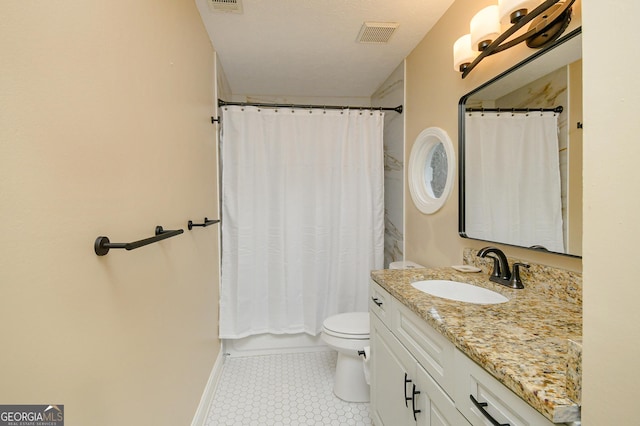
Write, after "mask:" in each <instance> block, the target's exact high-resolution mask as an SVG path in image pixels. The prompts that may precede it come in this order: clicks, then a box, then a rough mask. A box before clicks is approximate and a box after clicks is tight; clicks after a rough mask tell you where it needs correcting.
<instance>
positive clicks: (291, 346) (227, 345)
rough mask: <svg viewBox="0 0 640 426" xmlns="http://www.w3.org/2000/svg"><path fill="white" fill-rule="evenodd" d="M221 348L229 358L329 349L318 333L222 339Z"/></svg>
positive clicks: (267, 334) (260, 335)
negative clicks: (313, 334)
mask: <svg viewBox="0 0 640 426" xmlns="http://www.w3.org/2000/svg"><path fill="white" fill-rule="evenodd" d="M222 348H223V350H224V353H225V354H227V355H229V357H230V358H235V357H245V356H256V355H273V354H280V353H295V352H314V351H326V350H329V347H328V346H327V345H326V343H324V341H323V340H322V339H321V338H320V336H319V335H318V336H310V335H308V334H306V333H298V334H269V333H265V334H258V335H254V336H249V337H245V338H243V339H223V340H222Z"/></svg>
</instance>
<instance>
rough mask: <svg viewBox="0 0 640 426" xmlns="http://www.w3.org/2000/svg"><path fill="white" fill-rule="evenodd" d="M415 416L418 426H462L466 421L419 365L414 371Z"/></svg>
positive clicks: (451, 401) (447, 396)
mask: <svg viewBox="0 0 640 426" xmlns="http://www.w3.org/2000/svg"><path fill="white" fill-rule="evenodd" d="M416 377H417V380H416V390H417V391H419V392H420V393H419V394H417V395H415V396H414V398H415V402H416V409H417V410H420V412H419V413H417V414H416V419H417V420H418V425H419V426H463V425H469V422H468V421H467V419H465V418H464V416H463V415H462V414H460V412H459V411H458V409H457V408H456V405H455V403H454V402H453V400H452V399H451V398H450V397H449V395H447V394H446V392H444V390H443V389H442V388H441V387H440V386H439V385H438V384H437V383H436V381H435V380H434V379H433V377H431V376H430V375H429V373H427V371H426V370H425V369H424V368H422V367H421V366H420V365H418V366H417V371H416Z"/></svg>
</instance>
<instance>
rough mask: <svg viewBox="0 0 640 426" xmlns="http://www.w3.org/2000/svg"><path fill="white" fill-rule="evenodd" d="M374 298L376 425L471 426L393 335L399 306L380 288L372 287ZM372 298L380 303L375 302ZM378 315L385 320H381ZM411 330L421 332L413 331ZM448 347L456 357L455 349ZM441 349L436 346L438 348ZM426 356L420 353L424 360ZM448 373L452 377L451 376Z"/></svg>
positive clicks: (373, 410) (373, 402) (373, 404)
mask: <svg viewBox="0 0 640 426" xmlns="http://www.w3.org/2000/svg"><path fill="white" fill-rule="evenodd" d="M371 294H372V300H371V301H372V303H371V313H372V314H373V315H371V333H370V334H371V354H372V355H371V357H372V359H371V365H370V368H371V373H372V374H371V410H370V412H371V416H372V419H373V422H374V423H375V424H376V426H383V425H387V426H401V425H421V426H444V425H451V426H461V425H468V424H469V423H468V422H467V421H466V420H465V418H464V417H463V416H462V414H460V412H459V411H458V410H457V409H456V407H455V404H454V402H453V400H452V399H451V398H450V397H449V395H447V393H446V392H445V391H444V390H443V389H442V388H441V387H440V386H439V385H438V383H437V382H436V380H435V379H434V378H433V377H432V376H431V375H430V374H429V373H428V372H427V370H425V368H423V366H422V365H421V364H420V363H419V362H418V360H417V359H416V357H415V356H414V355H413V354H412V353H411V352H409V350H408V349H407V348H406V347H405V346H404V345H403V343H401V342H400V340H398V338H396V336H395V335H394V333H392V332H391V330H390V328H393V329H395V327H394V326H393V325H391V327H389V325H390V324H396V323H398V320H399V319H402V318H403V316H401V315H400V309H399V307H398V306H397V303H398V302H397V301H395V300H394V299H393V298H392V297H391V296H390V295H389V294H388V293H386V292H385V291H384V290H383V289H382V288H380V287H379V286H377V284H372V292H371ZM373 298H377V299H378V300H377V301H374V300H373ZM381 300H384V302H382V304H380V303H375V302H380V301H381ZM385 305H386V306H385ZM379 314H382V316H383V317H384V318H385V319H384V320H383V319H382V318H380V317H379ZM405 314H406V313H405ZM405 326H406V323H405ZM401 330H402V329H401ZM409 330H412V331H414V332H418V331H419V330H413V328H412V327H410V328H409ZM400 334H402V333H400ZM412 334H413V333H408V334H407V335H406V336H405V339H406V338H408V339H409V340H410V341H412V340H413V337H411V335H412ZM439 337H442V336H439ZM416 343H417V342H416ZM447 343H448V344H449V345H450V349H451V355H453V345H451V343H449V342H447ZM439 346H440V345H436V348H437V347H439ZM435 352H437V353H442V352H441V351H440V350H439V349H435ZM424 355H425V354H424V353H419V356H421V357H424ZM451 360H452V357H451ZM435 365H437V362H436V363H435ZM430 367H431V366H430ZM449 373H450V374H451V375H452V372H449ZM452 379H453V377H452ZM452 383H453V380H452Z"/></svg>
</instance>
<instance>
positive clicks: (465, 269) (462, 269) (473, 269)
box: [452, 265, 482, 272]
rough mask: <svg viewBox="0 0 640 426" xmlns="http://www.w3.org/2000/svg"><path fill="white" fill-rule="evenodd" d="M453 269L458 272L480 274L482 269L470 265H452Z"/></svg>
mask: <svg viewBox="0 0 640 426" xmlns="http://www.w3.org/2000/svg"><path fill="white" fill-rule="evenodd" d="M452 268H453V269H455V270H456V271H460V272H480V271H482V269H480V268H477V267H475V266H471V265H453V266H452Z"/></svg>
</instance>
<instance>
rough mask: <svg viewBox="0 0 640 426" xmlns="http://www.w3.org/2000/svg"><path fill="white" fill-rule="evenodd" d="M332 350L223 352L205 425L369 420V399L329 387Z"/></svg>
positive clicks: (358, 422) (365, 422)
mask: <svg viewBox="0 0 640 426" xmlns="http://www.w3.org/2000/svg"><path fill="white" fill-rule="evenodd" d="M336 356H337V354H336V352H334V351H322V352H305V353H288V354H276V355H263V356H252V357H242V358H228V359H227V360H226V362H225V364H224V367H223V370H222V374H221V377H220V381H219V383H218V387H217V389H216V392H215V396H214V399H213V401H212V403H211V407H210V408H209V414H208V415H207V420H206V422H205V426H217V425H242V426H246V425H260V426H262V425H370V424H371V420H370V418H369V404H368V403H348V402H344V401H342V400H341V399H339V398H338V397H336V396H335V395H334V394H333V392H332V387H333V374H334V371H335V363H336Z"/></svg>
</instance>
